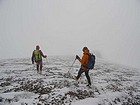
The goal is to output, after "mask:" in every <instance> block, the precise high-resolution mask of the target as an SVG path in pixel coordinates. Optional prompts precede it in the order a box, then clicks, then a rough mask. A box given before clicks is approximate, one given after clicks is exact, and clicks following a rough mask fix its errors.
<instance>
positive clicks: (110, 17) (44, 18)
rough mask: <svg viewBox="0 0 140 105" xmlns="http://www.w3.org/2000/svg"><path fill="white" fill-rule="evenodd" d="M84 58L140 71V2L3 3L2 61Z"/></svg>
mask: <svg viewBox="0 0 140 105" xmlns="http://www.w3.org/2000/svg"><path fill="white" fill-rule="evenodd" d="M37 44H39V45H40V47H41V50H42V51H43V52H44V53H45V54H47V55H48V56H51V55H76V54H78V55H82V48H83V47H84V46H87V47H88V48H89V49H90V51H91V52H93V53H95V54H96V56H97V57H98V58H102V59H105V60H108V61H111V62H114V63H118V64H122V65H126V66H131V67H136V68H140V47H139V45H140V1H139V0H0V49H1V50H0V59H5V58H21V57H30V56H31V53H32V51H33V50H34V49H35V46H36V45H37Z"/></svg>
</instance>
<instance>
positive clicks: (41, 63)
mask: <svg viewBox="0 0 140 105" xmlns="http://www.w3.org/2000/svg"><path fill="white" fill-rule="evenodd" d="M39 63H40V73H42V67H43V66H42V61H40V62H39Z"/></svg>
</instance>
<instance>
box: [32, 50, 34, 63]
mask: <svg viewBox="0 0 140 105" xmlns="http://www.w3.org/2000/svg"><path fill="white" fill-rule="evenodd" d="M31 60H32V64H34V51H33V53H32V57H31Z"/></svg>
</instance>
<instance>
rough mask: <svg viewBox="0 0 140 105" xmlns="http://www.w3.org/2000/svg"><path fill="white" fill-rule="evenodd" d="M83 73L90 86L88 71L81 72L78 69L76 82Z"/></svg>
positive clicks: (81, 70)
mask: <svg viewBox="0 0 140 105" xmlns="http://www.w3.org/2000/svg"><path fill="white" fill-rule="evenodd" d="M83 72H85V75H86V78H87V80H88V84H89V85H91V81H90V77H89V70H83V69H81V68H80V70H79V72H78V75H77V77H76V79H77V80H78V79H79V78H80V76H81V74H82V73H83Z"/></svg>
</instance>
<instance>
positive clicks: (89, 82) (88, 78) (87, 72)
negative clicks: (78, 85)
mask: <svg viewBox="0 0 140 105" xmlns="http://www.w3.org/2000/svg"><path fill="white" fill-rule="evenodd" d="M85 75H86V78H87V80H88V84H89V85H91V81H90V77H89V70H87V71H85Z"/></svg>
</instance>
